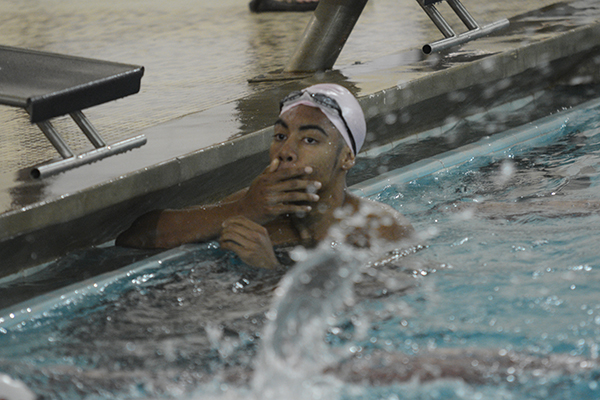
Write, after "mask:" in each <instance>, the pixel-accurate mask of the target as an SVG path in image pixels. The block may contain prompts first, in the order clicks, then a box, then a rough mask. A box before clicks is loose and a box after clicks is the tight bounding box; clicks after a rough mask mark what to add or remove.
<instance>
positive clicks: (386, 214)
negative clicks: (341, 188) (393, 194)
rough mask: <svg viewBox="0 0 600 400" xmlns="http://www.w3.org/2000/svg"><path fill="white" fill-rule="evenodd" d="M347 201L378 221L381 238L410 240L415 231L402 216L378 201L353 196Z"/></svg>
mask: <svg viewBox="0 0 600 400" xmlns="http://www.w3.org/2000/svg"><path fill="white" fill-rule="evenodd" d="M349 196H351V197H350V198H349V199H348V200H349V202H350V203H351V204H353V205H354V206H355V208H356V210H357V211H358V210H361V212H364V213H365V215H366V216H367V217H368V218H370V219H372V220H373V219H376V220H378V221H379V229H378V230H379V236H380V237H381V238H384V239H387V240H390V241H396V240H404V239H409V238H411V237H412V236H413V235H414V233H415V230H414V228H413V226H412V224H411V223H410V221H409V220H408V218H406V217H405V216H404V215H402V214H401V213H400V212H399V211H398V210H396V209H395V208H394V207H392V206H390V205H388V204H385V203H381V202H378V201H374V200H370V199H365V198H363V197H358V196H354V195H349Z"/></svg>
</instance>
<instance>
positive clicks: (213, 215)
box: [116, 84, 413, 268]
mask: <svg viewBox="0 0 600 400" xmlns="http://www.w3.org/2000/svg"><path fill="white" fill-rule="evenodd" d="M365 136H366V122H365V118H364V114H363V112H362V109H361V108H360V105H359V104H358V101H357V100H356V98H354V96H353V95H352V94H351V93H350V92H349V91H348V90H347V89H345V88H344V87H342V86H339V85H334V84H319V85H314V86H311V87H308V88H306V89H304V90H302V91H299V92H293V93H291V94H290V95H288V96H287V97H286V98H285V99H283V100H282V102H281V109H280V115H279V119H278V120H277V121H276V122H275V126H274V136H273V142H272V144H271V148H270V150H269V157H270V160H271V162H270V164H269V166H268V167H267V168H266V169H265V170H264V171H263V172H262V173H261V174H260V175H259V176H258V177H257V178H255V180H254V181H253V182H252V183H251V185H250V187H248V188H247V189H244V190H242V191H240V192H238V193H235V194H233V195H231V196H229V197H228V198H226V199H224V200H223V201H222V202H219V203H217V204H212V205H204V206H196V207H190V208H186V209H182V210H161V211H154V212H151V213H149V214H146V215H144V216H142V217H141V218H139V219H138V220H136V221H135V222H134V223H133V225H132V226H131V228H129V229H128V230H126V231H125V232H123V233H122V234H121V235H119V237H118V238H117V241H116V243H117V245H122V246H129V247H138V248H172V247H176V246H179V245H182V244H184V243H192V242H203V241H208V240H215V239H218V240H219V242H220V244H221V247H222V248H223V249H226V250H231V251H233V252H235V253H236V254H237V255H238V256H239V257H240V259H241V260H242V261H244V262H245V263H247V264H249V265H252V266H255V267H262V268H275V267H277V266H278V265H279V261H278V259H277V257H276V255H275V251H274V246H276V247H277V246H292V245H303V246H306V247H313V246H315V245H316V244H317V243H319V242H321V241H323V240H327V239H328V234H329V232H330V228H331V227H332V226H334V225H336V224H339V225H338V226H341V227H342V228H344V229H345V235H346V237H345V240H346V242H348V243H349V244H352V245H355V246H359V247H368V246H369V245H370V244H371V242H372V241H373V240H378V239H382V240H385V241H387V242H398V241H401V240H404V239H408V238H409V237H410V236H411V235H412V233H413V228H412V226H411V225H410V223H409V222H408V221H407V220H406V219H405V218H404V217H403V216H402V215H401V214H400V213H398V212H397V211H396V210H395V209H393V208H392V207H389V206H387V205H384V204H381V203H377V202H373V201H370V200H367V199H363V198H359V197H356V196H353V195H351V194H350V193H348V192H347V190H346V174H347V172H348V171H349V170H350V168H352V166H353V165H354V163H355V159H356V154H357V153H358V151H359V150H360V148H361V146H362V144H363V143H364V140H365ZM352 221H354V222H352ZM329 239H331V238H329Z"/></svg>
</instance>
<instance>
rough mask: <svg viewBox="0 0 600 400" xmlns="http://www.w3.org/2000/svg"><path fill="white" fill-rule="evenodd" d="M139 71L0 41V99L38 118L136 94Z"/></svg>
mask: <svg viewBox="0 0 600 400" xmlns="http://www.w3.org/2000/svg"><path fill="white" fill-rule="evenodd" d="M143 74H144V67H140V66H135V65H127V64H119V63H114V62H108V61H100V60H94V59H87V58H81V57H73V56H67V55H61V54H54V53H47V52H41V51H35V50H27V49H20V48H15V47H8V46H0V104H5V105H9V106H14V107H21V108H24V109H25V110H27V112H28V113H29V115H30V116H31V122H41V121H45V120H48V119H50V118H54V117H57V116H61V115H65V114H69V113H71V112H74V111H79V110H83V109H85V108H88V107H92V106H95V105H98V104H102V103H106V102H108V101H111V100H116V99H119V98H121V97H125V96H129V95H131V94H135V93H137V92H139V90H140V83H141V79H142V75H143Z"/></svg>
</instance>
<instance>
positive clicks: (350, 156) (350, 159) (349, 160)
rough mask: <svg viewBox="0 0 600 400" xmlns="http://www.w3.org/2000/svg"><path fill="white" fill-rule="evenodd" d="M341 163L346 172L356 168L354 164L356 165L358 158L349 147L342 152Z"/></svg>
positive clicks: (345, 147)
mask: <svg viewBox="0 0 600 400" xmlns="http://www.w3.org/2000/svg"><path fill="white" fill-rule="evenodd" d="M341 161H342V169H343V170H344V171H348V170H349V169H350V168H352V167H354V164H355V163H356V156H355V155H354V153H353V152H352V150H350V148H349V147H348V146H344V150H342V154H341Z"/></svg>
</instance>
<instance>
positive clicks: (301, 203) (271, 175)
mask: <svg viewBox="0 0 600 400" xmlns="http://www.w3.org/2000/svg"><path fill="white" fill-rule="evenodd" d="M312 172H313V170H312V168H311V167H291V168H279V160H278V159H274V160H273V161H271V164H269V166H268V167H267V168H266V169H265V170H264V171H263V172H262V173H261V174H260V175H259V176H258V177H257V178H256V179H255V180H254V181H253V182H252V184H251V185H250V188H249V189H248V191H247V192H246V194H245V195H244V197H242V198H241V199H240V200H239V204H240V207H241V210H240V211H241V212H240V213H239V214H240V215H244V216H246V217H248V218H249V219H250V220H252V221H254V222H256V223H258V224H261V225H264V224H266V223H268V222H270V221H272V220H274V219H275V218H277V217H278V216H280V215H284V214H307V213H309V212H310V211H311V210H312V206H311V205H310V204H311V203H316V202H317V201H319V195H318V194H316V193H315V192H316V191H317V190H318V189H320V188H321V182H318V181H315V180H311V179H308V176H309V175H310V174H311V173H312ZM307 203H308V204H307Z"/></svg>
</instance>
